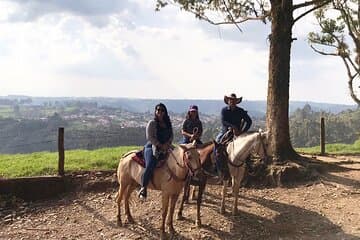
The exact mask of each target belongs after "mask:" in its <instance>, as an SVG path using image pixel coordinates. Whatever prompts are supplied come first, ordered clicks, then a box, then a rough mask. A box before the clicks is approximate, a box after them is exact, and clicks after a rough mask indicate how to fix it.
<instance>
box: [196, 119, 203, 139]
mask: <svg viewBox="0 0 360 240" xmlns="http://www.w3.org/2000/svg"><path fill="white" fill-rule="evenodd" d="M202 133H203V126H202V122H201V121H200V120H199V128H198V133H197V136H198V137H197V139H200V138H201V136H202Z"/></svg>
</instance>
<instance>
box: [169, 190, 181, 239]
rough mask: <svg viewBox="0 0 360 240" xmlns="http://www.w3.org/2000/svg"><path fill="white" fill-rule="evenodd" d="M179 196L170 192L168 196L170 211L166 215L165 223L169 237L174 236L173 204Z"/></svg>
mask: <svg viewBox="0 0 360 240" xmlns="http://www.w3.org/2000/svg"><path fill="white" fill-rule="evenodd" d="M178 197H179V194H172V195H171V196H170V211H169V216H168V220H167V225H168V227H169V232H170V235H171V237H172V236H174V234H175V229H174V225H173V217H174V211H175V205H176V201H177V199H178Z"/></svg>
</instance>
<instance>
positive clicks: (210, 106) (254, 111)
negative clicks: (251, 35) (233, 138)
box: [0, 95, 357, 117]
mask: <svg viewBox="0 0 360 240" xmlns="http://www.w3.org/2000/svg"><path fill="white" fill-rule="evenodd" d="M24 98H31V100H32V101H31V103H30V104H31V105H43V104H45V103H49V102H52V103H57V104H61V103H63V102H69V101H84V102H96V103H97V105H98V106H108V107H114V108H121V109H124V110H127V111H131V112H142V113H143V112H152V111H153V109H154V106H155V105H156V104H157V103H159V102H162V103H164V104H165V105H166V106H167V107H168V110H169V111H170V112H174V113H185V112H186V110H187V109H188V107H189V105H192V104H196V105H198V106H199V109H200V112H201V113H204V114H208V115H214V114H215V115H217V114H220V110H221V108H222V107H224V106H225V104H224V102H223V100H199V99H140V98H106V97H90V98H84V97H28V96H17V95H11V96H6V97H0V99H12V100H14V99H18V100H19V101H20V100H21V99H24ZM306 104H309V105H310V106H311V109H312V110H314V111H325V112H330V113H335V114H336V113H339V112H341V111H344V110H347V109H356V107H357V106H356V105H345V104H331V103H318V102H307V101H290V103H289V111H290V113H292V112H293V111H295V110H296V109H298V108H303V107H304V106H305V105H306ZM240 106H241V107H243V108H245V109H246V110H247V111H248V112H249V114H250V115H251V116H252V117H263V116H265V113H266V101H243V102H242V103H240Z"/></svg>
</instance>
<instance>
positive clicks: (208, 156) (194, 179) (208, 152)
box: [177, 141, 229, 227]
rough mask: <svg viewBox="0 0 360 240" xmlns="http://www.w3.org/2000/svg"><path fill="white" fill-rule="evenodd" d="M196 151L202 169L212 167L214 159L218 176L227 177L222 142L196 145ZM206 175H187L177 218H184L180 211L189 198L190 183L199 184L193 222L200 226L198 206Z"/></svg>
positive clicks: (225, 155)
mask: <svg viewBox="0 0 360 240" xmlns="http://www.w3.org/2000/svg"><path fill="white" fill-rule="evenodd" d="M197 151H198V152H199V154H200V162H201V165H202V167H203V169H204V170H206V168H209V167H213V165H214V164H213V163H215V161H216V162H217V163H218V166H217V167H218V170H219V174H220V178H221V179H223V180H227V179H228V178H229V168H228V166H227V161H228V160H227V158H228V156H227V152H226V146H225V145H224V144H220V143H217V142H216V141H212V142H208V143H205V144H203V145H201V146H199V147H197ZM207 178H208V175H207V174H206V171H205V174H199V175H196V176H190V175H189V176H188V178H187V179H186V182H185V186H184V194H183V198H182V201H181V203H180V207H179V211H178V214H177V219H179V220H182V219H184V217H183V215H182V211H183V208H184V202H185V201H188V200H189V195H190V194H189V193H190V185H193V186H199V191H198V195H197V201H196V204H197V218H196V221H195V224H196V225H197V226H198V227H200V226H201V219H200V206H201V201H202V195H203V193H204V190H205V186H206V183H207Z"/></svg>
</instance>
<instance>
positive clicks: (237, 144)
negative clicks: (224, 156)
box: [228, 131, 259, 158]
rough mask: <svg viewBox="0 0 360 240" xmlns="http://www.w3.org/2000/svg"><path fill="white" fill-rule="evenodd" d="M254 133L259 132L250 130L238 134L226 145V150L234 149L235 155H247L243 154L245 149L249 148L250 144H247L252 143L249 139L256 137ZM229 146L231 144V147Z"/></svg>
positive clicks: (241, 156)
mask: <svg viewBox="0 0 360 240" xmlns="http://www.w3.org/2000/svg"><path fill="white" fill-rule="evenodd" d="M256 133H259V132H258V131H250V132H246V133H243V134H241V135H240V136H238V137H236V138H235V139H234V140H233V141H232V143H230V144H229V145H228V150H229V149H231V150H230V151H234V153H233V154H235V155H236V156H238V157H240V158H243V157H247V156H243V155H244V153H245V152H246V151H248V150H249V147H250V146H248V145H249V144H253V141H251V140H252V139H253V138H256V137H257V135H256ZM230 146H232V147H230ZM234 148H235V149H234Z"/></svg>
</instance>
